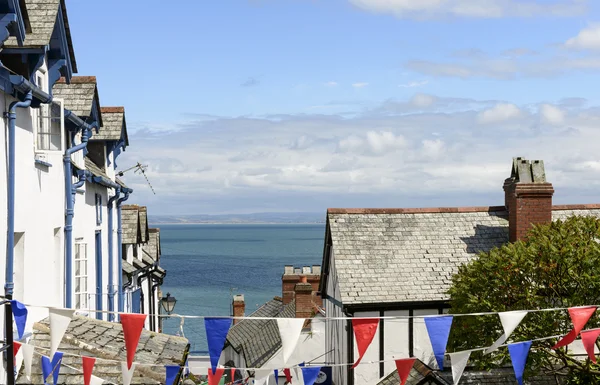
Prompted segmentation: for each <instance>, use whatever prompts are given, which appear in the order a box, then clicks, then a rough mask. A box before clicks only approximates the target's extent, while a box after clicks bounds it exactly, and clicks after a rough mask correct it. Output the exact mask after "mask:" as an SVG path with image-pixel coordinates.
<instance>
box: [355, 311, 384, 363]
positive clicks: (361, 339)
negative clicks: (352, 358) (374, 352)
mask: <svg viewBox="0 0 600 385" xmlns="http://www.w3.org/2000/svg"><path fill="white" fill-rule="evenodd" d="M378 325H379V319H377V318H362V319H353V320H352V329H354V338H356V347H357V348H358V360H356V362H355V363H354V365H352V369H354V368H356V366H357V365H358V364H360V360H362V358H363V356H364V355H365V352H366V351H367V348H368V347H369V345H371V342H372V341H373V337H375V332H376V331H377V326H378Z"/></svg>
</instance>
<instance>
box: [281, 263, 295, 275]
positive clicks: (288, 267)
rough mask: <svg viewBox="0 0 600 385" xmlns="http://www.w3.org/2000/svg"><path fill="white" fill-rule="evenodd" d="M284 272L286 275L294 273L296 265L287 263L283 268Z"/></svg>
mask: <svg viewBox="0 0 600 385" xmlns="http://www.w3.org/2000/svg"><path fill="white" fill-rule="evenodd" d="M283 274H285V275H292V274H294V266H292V265H285V267H284V268H283Z"/></svg>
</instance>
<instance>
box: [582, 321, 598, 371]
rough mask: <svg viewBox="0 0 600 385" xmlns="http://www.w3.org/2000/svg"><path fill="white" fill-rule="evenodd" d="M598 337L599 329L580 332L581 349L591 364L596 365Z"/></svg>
mask: <svg viewBox="0 0 600 385" xmlns="http://www.w3.org/2000/svg"><path fill="white" fill-rule="evenodd" d="M598 336H600V329H590V330H583V331H582V332H581V342H583V347H584V348H585V351H586V352H587V354H588V356H589V357H590V360H592V362H593V363H596V340H597V339H598Z"/></svg>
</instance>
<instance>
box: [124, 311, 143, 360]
mask: <svg viewBox="0 0 600 385" xmlns="http://www.w3.org/2000/svg"><path fill="white" fill-rule="evenodd" d="M145 322H146V314H121V325H123V338H124V339H125V349H126V350H127V368H128V369H131V364H132V363H133V358H134V357H135V351H136V350H137V346H138V342H140V336H141V335H142V329H143V328H144V323H145Z"/></svg>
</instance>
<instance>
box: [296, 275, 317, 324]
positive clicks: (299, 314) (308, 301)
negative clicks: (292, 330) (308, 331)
mask: <svg viewBox="0 0 600 385" xmlns="http://www.w3.org/2000/svg"><path fill="white" fill-rule="evenodd" d="M294 292H295V295H296V318H310V317H311V316H312V311H313V287H312V285H311V284H310V283H308V282H307V279H306V276H301V277H300V282H299V283H297V284H296V285H295V286H294Z"/></svg>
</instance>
